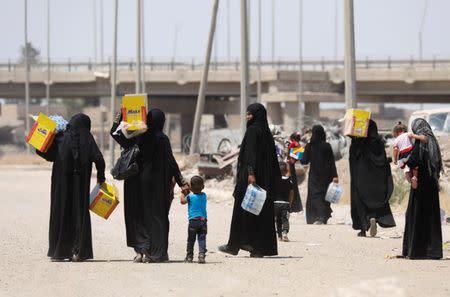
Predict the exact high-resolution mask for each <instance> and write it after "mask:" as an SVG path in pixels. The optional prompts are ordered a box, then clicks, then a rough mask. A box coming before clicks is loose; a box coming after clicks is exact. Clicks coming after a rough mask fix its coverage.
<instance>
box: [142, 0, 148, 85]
mask: <svg viewBox="0 0 450 297" xmlns="http://www.w3.org/2000/svg"><path fill="white" fill-rule="evenodd" d="M141 18H142V19H141V22H142V25H141V26H142V92H143V93H147V86H146V82H145V1H144V0H142V15H141Z"/></svg>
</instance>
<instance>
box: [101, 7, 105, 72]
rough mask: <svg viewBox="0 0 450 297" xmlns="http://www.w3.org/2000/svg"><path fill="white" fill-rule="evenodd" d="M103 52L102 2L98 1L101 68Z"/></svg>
mask: <svg viewBox="0 0 450 297" xmlns="http://www.w3.org/2000/svg"><path fill="white" fill-rule="evenodd" d="M103 58H104V51H103V0H100V63H101V64H102V66H103V62H104V60H103Z"/></svg>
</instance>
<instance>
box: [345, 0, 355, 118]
mask: <svg viewBox="0 0 450 297" xmlns="http://www.w3.org/2000/svg"><path fill="white" fill-rule="evenodd" d="M344 22H345V105H346V108H347V109H349V108H355V107H356V106H357V103H356V69H355V28H354V17H353V0H344Z"/></svg>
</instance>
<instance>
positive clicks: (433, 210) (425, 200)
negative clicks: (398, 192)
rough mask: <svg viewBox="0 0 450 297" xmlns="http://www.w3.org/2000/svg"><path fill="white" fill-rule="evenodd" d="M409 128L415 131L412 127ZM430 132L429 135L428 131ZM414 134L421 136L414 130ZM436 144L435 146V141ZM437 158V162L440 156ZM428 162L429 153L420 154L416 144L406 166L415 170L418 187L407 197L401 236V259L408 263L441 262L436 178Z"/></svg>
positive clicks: (439, 217)
mask: <svg viewBox="0 0 450 297" xmlns="http://www.w3.org/2000/svg"><path fill="white" fill-rule="evenodd" d="M412 126H413V127H414V123H413V125H412ZM429 131H430V133H432V132H431V129H429ZM413 132H414V133H416V134H421V133H417V132H416V131H414V129H413ZM431 135H432V134H431ZM431 135H427V137H428V138H429V141H435V139H433V138H434V136H431ZM430 136H431V137H430ZM435 144H436V145H437V142H436V141H435ZM428 151H429V150H428ZM439 153H440V152H439ZM437 158H439V160H440V155H439V156H437ZM430 161H431V160H430V156H429V153H428V152H422V153H421V144H420V142H419V141H416V143H415V144H414V149H413V151H412V153H411V156H410V158H409V160H408V162H407V165H408V167H409V168H416V167H418V170H419V176H418V187H417V189H413V188H411V192H410V194H409V203H408V209H407V210H406V222H405V233H404V235H403V256H405V257H409V258H410V259H423V258H430V259H440V258H442V256H443V254H442V230H441V216H440V206H439V185H438V179H439V178H438V176H435V177H433V173H432V172H433V171H432V170H430ZM438 162H440V161H438ZM438 166H439V165H438ZM441 168H442V167H441ZM430 173H431V174H430Z"/></svg>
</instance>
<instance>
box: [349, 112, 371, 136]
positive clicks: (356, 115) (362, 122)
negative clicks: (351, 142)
mask: <svg viewBox="0 0 450 297" xmlns="http://www.w3.org/2000/svg"><path fill="white" fill-rule="evenodd" d="M370 116H371V113H370V111H366V110H360V109H347V112H346V114H345V125H344V134H345V135H347V136H356V137H367V132H368V130H369V121H370Z"/></svg>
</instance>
